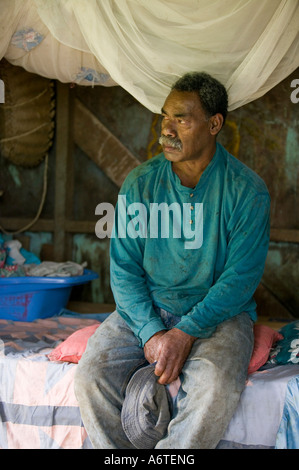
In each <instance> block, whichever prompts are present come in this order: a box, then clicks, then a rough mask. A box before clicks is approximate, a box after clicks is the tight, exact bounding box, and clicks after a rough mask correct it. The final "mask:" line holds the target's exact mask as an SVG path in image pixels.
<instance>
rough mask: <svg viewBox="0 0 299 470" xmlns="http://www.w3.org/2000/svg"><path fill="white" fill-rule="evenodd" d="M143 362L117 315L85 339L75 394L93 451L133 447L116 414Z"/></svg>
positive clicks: (133, 340)
mask: <svg viewBox="0 0 299 470" xmlns="http://www.w3.org/2000/svg"><path fill="white" fill-rule="evenodd" d="M145 362H146V361H145V358H144V354H143V349H142V348H140V347H139V346H138V340H137V339H136V337H135V335H134V334H133V332H132V331H131V329H130V328H128V326H127V325H126V323H125V322H124V320H123V319H122V318H121V317H120V316H119V314H118V313H117V312H113V313H112V314H111V315H109V317H108V318H107V319H106V320H105V321H104V322H103V323H102V324H101V325H100V327H99V328H98V329H97V330H96V332H95V334H94V335H93V336H92V337H91V338H90V339H89V341H88V344H87V348H86V350H85V353H84V354H83V356H82V358H81V360H80V362H79V364H78V367H77V371H76V376H75V393H76V397H77V400H78V402H79V406H80V411H81V416H82V420H83V423H84V426H85V428H86V431H87V433H88V436H89V438H90V440H91V443H92V445H93V447H94V448H96V449H127V448H130V449H132V448H134V446H133V445H132V444H131V443H130V441H129V440H128V439H127V437H126V435H125V433H124V431H123V429H122V425H121V419H120V413H121V407H122V403H123V400H124V396H125V390H126V386H127V383H128V380H129V379H130V377H131V375H132V373H133V372H134V371H135V370H136V369H137V368H138V367H139V366H141V365H143V364H144V363H145Z"/></svg>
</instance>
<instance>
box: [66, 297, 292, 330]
mask: <svg viewBox="0 0 299 470" xmlns="http://www.w3.org/2000/svg"><path fill="white" fill-rule="evenodd" d="M67 308H68V309H69V310H71V311H73V312H78V313H89V314H91V313H110V312H113V311H114V310H115V305H114V304H98V303H92V302H74V301H72V302H69V303H68V305H67ZM293 320H295V318H294V319H287V318H286V319H282V318H275V317H274V318H273V317H270V316H259V317H258V320H257V324H260V325H267V326H269V327H270V328H273V329H274V330H279V329H280V328H282V327H283V326H284V325H286V324H287V323H289V322H290V321H293Z"/></svg>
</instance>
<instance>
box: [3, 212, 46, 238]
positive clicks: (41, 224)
mask: <svg viewBox="0 0 299 470" xmlns="http://www.w3.org/2000/svg"><path fill="white" fill-rule="evenodd" d="M31 221H32V219H25V218H21V217H20V218H19V217H1V224H3V226H4V227H5V229H6V230H8V231H16V230H19V229H20V227H25V226H26V225H28V224H29V223H30V222H31ZM53 231H54V221H53V220H49V219H38V220H37V221H36V222H35V224H34V225H32V226H31V227H30V229H28V232H53ZM16 238H17V236H16Z"/></svg>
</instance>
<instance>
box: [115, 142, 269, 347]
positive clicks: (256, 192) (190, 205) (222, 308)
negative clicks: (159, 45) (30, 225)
mask: <svg viewBox="0 0 299 470" xmlns="http://www.w3.org/2000/svg"><path fill="white" fill-rule="evenodd" d="M269 218H270V197H269V193H268V190H267V187H266V185H265V183H264V182H263V180H262V179H261V178H260V177H259V176H258V175H257V174H256V173H254V172H253V171H252V170H250V169H249V168H248V167H247V166H246V165H244V164H243V163H242V162H240V161H239V160H237V159H236V158H235V157H233V156H232V155H230V154H229V153H228V152H227V151H226V150H225V149H224V147H222V145H220V144H219V143H217V147H216V152H215V154H214V156H213V159H212V160H211V162H210V163H209V165H208V166H207V168H206V169H205V171H204V173H203V174H202V176H201V178H200V180H199V182H198V184H197V186H196V187H195V188H193V189H191V188H188V187H185V186H183V185H182V184H181V182H180V180H179V178H178V176H177V175H176V174H175V173H174V172H173V170H172V164H171V162H169V161H168V160H166V158H165V157H164V154H163V153H162V154H160V155H158V156H156V157H154V158H152V159H151V160H149V161H147V162H145V163H142V164H141V165H140V166H138V167H137V168H135V169H134V170H133V171H132V172H131V173H130V174H129V175H128V177H127V178H126V180H125V182H124V184H123V186H122V188H121V190H120V194H119V198H118V203H117V206H116V210H115V223H114V229H113V233H112V237H111V243H110V255H111V265H110V273H111V287H112V291H113V294H114V298H115V302H116V307H117V311H118V312H119V314H120V315H121V316H122V317H123V318H124V320H125V321H126V322H127V324H128V325H129V327H130V328H131V329H132V331H133V332H134V334H135V335H136V337H137V338H139V341H140V346H142V347H143V346H144V344H145V343H146V341H148V339H149V338H150V337H151V336H152V335H154V334H155V333H156V332H157V331H160V330H163V329H166V328H165V325H164V323H163V322H162V320H161V318H160V316H159V313H158V312H157V308H156V307H158V308H163V309H165V310H167V311H168V312H170V313H172V314H174V315H176V316H179V317H181V318H180V321H179V323H177V324H176V328H179V329H181V330H182V331H184V332H186V333H188V334H190V335H192V336H196V337H198V338H204V337H209V336H210V335H211V334H212V333H213V331H214V330H215V328H216V327H217V325H218V324H219V323H221V322H223V321H224V320H227V319H229V318H231V317H233V316H235V315H237V314H239V313H241V312H244V311H246V312H248V314H249V315H250V317H251V318H252V320H253V321H255V320H256V304H255V301H254V299H253V294H254V292H255V290H256V288H257V286H258V284H259V282H260V279H261V277H262V274H263V270H264V264H265V260H266V256H267V251H268V245H269V226H270V224H269Z"/></svg>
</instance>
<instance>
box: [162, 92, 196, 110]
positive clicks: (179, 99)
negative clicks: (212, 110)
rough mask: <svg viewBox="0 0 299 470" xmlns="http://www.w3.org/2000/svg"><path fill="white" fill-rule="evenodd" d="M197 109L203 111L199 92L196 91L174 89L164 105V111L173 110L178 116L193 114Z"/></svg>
mask: <svg viewBox="0 0 299 470" xmlns="http://www.w3.org/2000/svg"><path fill="white" fill-rule="evenodd" d="M196 111H197V112H198V111H202V106H201V103H200V99H199V96H198V94H197V93H196V92H194V91H192V92H189V91H178V90H172V91H171V92H170V93H169V95H168V96H167V98H166V100H165V103H164V105H163V107H162V113H166V114H168V113H170V112H171V114H174V115H176V116H178V115H180V116H182V115H188V114H189V115H192V114H194V112H196Z"/></svg>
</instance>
